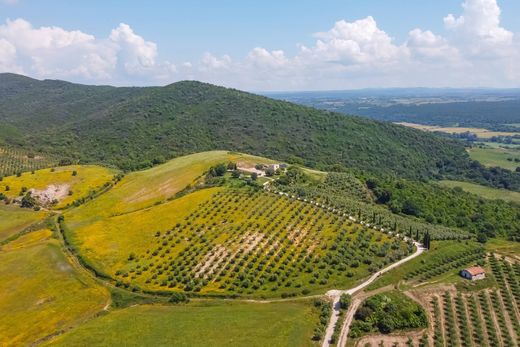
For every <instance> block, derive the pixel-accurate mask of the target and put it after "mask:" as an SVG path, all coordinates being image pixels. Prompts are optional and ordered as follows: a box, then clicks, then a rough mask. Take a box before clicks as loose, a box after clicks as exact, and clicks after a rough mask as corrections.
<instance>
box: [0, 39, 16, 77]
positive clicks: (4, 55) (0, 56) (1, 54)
mask: <svg viewBox="0 0 520 347" xmlns="http://www.w3.org/2000/svg"><path fill="white" fill-rule="evenodd" d="M0 70H3V71H12V72H21V68H20V67H19V66H18V65H17V64H16V47H15V46H13V45H12V44H11V43H10V42H9V41H7V40H5V39H1V38H0Z"/></svg>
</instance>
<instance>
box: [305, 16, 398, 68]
mask: <svg viewBox="0 0 520 347" xmlns="http://www.w3.org/2000/svg"><path fill="white" fill-rule="evenodd" d="M314 36H315V37H316V38H318V39H319V40H318V41H317V42H316V45H315V46H314V47H312V48H306V47H304V48H303V50H304V52H305V53H310V54H311V55H313V56H314V58H319V59H320V60H326V61H330V62H340V63H343V64H369V63H374V62H378V63H382V62H388V61H392V60H393V59H396V58H398V57H399V56H400V55H402V54H403V51H402V48H401V47H398V46H396V45H394V44H393V42H392V38H391V37H390V36H388V34H387V33H386V32H384V31H383V30H381V29H379V28H378V26H377V23H376V21H375V19H374V18H373V17H370V16H369V17H367V18H365V19H360V20H357V21H354V22H350V23H349V22H346V21H344V20H341V21H339V22H336V24H335V25H334V27H333V28H332V29H330V30H329V31H327V32H322V33H317V34H315V35H314Z"/></svg>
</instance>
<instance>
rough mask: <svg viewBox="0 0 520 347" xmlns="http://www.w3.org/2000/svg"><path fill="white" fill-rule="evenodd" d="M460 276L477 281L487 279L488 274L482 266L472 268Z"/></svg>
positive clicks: (465, 270)
mask: <svg viewBox="0 0 520 347" xmlns="http://www.w3.org/2000/svg"><path fill="white" fill-rule="evenodd" d="M460 275H461V276H462V277H464V278H467V279H468V280H472V281H476V280H481V279H484V278H486V272H485V271H484V269H483V268H481V267H480V266H472V267H468V268H467V269H464V270H462V271H461V272H460Z"/></svg>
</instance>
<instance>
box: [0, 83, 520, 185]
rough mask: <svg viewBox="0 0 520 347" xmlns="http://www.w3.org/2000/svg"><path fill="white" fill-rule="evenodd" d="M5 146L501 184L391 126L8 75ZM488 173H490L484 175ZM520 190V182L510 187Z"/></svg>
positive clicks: (439, 143)
mask: <svg viewBox="0 0 520 347" xmlns="http://www.w3.org/2000/svg"><path fill="white" fill-rule="evenodd" d="M0 85H1V87H0V125H1V126H0V129H2V130H1V131H0V141H2V142H3V143H4V145H5V144H7V145H10V146H15V147H16V146H18V147H23V148H25V149H27V150H33V151H36V152H43V153H51V154H59V155H61V156H66V157H68V158H70V159H73V160H79V162H81V163H92V162H95V163H102V164H108V165H112V166H117V167H119V168H122V169H125V170H135V169H140V168H144V167H149V166H152V165H154V164H157V163H161V162H163V161H165V160H167V159H169V158H172V157H177V156H180V155H184V154H189V153H195V152H200V151H205V150H213V149H229V150H235V151H241V152H245V153H251V154H257V155H263V156H267V157H271V158H275V159H279V160H284V161H287V162H290V163H299V164H304V165H306V166H310V167H315V168H319V169H323V170H327V171H336V170H335V169H336V168H337V167H338V166H339V167H340V168H341V167H343V168H345V167H351V168H358V169H362V170H367V171H370V172H390V173H394V174H396V175H399V176H403V177H407V178H413V179H428V178H432V177H434V176H436V175H437V176H438V175H443V174H444V172H449V173H450V174H453V175H456V176H459V178H461V177H469V176H470V175H474V176H476V177H475V179H476V180H478V181H484V182H488V181H489V182H490V184H493V183H492V182H493V181H494V176H495V175H494V174H493V173H490V172H488V171H486V170H487V169H478V170H473V171H472V172H471V173H468V172H467V170H470V171H471V170H472V168H471V165H472V164H471V163H472V162H471V161H470V159H469V157H468V155H467V154H466V152H465V151H464V148H463V147H462V146H461V145H459V144H458V143H457V142H456V141H454V140H450V139H445V138H441V137H439V136H435V135H433V134H427V133H424V132H420V131H416V130H414V129H407V128H404V127H401V126H396V125H393V124H390V123H383V122H376V121H372V120H368V119H364V118H359V117H353V116H345V115H342V114H338V113H330V112H327V111H320V110H316V109H313V108H308V107H304V106H299V105H295V104H291V103H287V102H284V101H276V100H272V99H269V98H265V97H261V96H257V95H253V94H249V93H244V92H240V91H237V90H232V89H226V88H221V87H216V86H212V85H209V84H204V83H200V82H178V83H174V84H172V85H169V86H166V87H148V88H114V87H106V86H97V87H96V86H83V85H78V84H71V83H67V82H62V81H49V80H45V81H37V80H33V79H30V78H27V77H23V76H19V75H13V74H0ZM482 170H484V172H483V173H482V172H481V171H482ZM507 179H508V180H510V181H512V183H510V185H511V186H514V187H516V186H520V184H518V183H517V182H518V181H520V177H518V176H511V177H507Z"/></svg>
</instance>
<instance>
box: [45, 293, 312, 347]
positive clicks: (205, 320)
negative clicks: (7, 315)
mask: <svg viewBox="0 0 520 347" xmlns="http://www.w3.org/2000/svg"><path fill="white" fill-rule="evenodd" d="M317 320H318V315H317V312H315V309H314V308H313V307H312V304H311V303H310V302H307V301H304V302H278V303H269V304H266V303H238V302H233V303H231V302H223V301H220V302H218V303H217V302H204V303H191V304H188V305H182V306H160V305H154V306H137V307H130V308H127V309H123V310H118V311H113V312H110V313H109V314H107V315H104V316H102V317H99V318H96V319H94V320H91V321H90V322H88V323H86V324H84V325H83V326H81V327H79V328H77V329H75V330H73V331H70V332H69V333H67V334H64V335H63V336H59V337H58V338H56V340H55V341H51V342H50V343H49V345H51V346H95V345H97V346H99V345H102V346H121V342H122V341H125V343H124V345H126V346H172V345H175V346H312V345H313V343H312V340H311V336H312V332H313V329H314V326H315V324H316V322H317Z"/></svg>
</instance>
